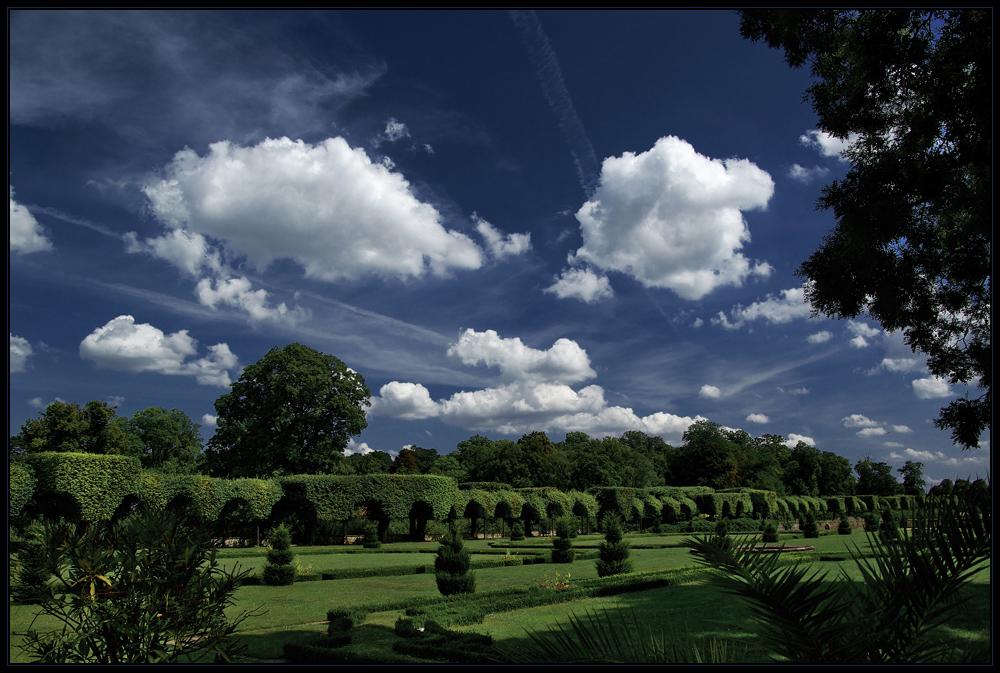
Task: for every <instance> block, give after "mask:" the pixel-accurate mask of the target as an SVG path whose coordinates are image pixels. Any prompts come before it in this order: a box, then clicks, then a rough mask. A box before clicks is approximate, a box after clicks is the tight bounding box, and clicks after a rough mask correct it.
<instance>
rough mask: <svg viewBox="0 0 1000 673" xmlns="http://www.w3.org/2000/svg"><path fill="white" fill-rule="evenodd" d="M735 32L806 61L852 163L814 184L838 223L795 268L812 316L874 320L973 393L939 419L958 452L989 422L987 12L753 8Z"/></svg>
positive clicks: (820, 105) (816, 95) (792, 61)
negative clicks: (834, 177) (840, 175)
mask: <svg viewBox="0 0 1000 673" xmlns="http://www.w3.org/2000/svg"><path fill="white" fill-rule="evenodd" d="M740 32H741V34H742V35H743V36H744V37H746V38H749V39H751V40H754V41H757V40H764V41H765V42H766V43H767V44H768V46H770V47H772V48H780V49H783V50H784V52H785V60H786V61H787V62H788V64H789V65H790V66H792V67H796V68H797V67H801V66H803V65H805V64H806V63H808V64H809V65H810V67H811V70H812V74H813V75H814V77H815V78H816V80H815V84H813V86H812V87H810V88H809V90H808V91H807V93H806V98H807V99H808V100H810V101H811V102H812V105H813V108H814V110H815V111H816V113H817V115H818V116H819V127H820V129H821V130H822V131H825V132H827V133H829V134H830V135H832V136H834V137H836V138H840V139H843V140H847V141H850V146H849V148H848V149H847V150H846V151H845V153H844V156H845V157H846V158H847V159H849V160H850V162H851V169H850V171H849V172H848V173H847V175H846V176H845V177H844V179H843V180H839V181H835V182H833V183H832V184H830V185H828V186H827V187H826V188H824V190H823V196H822V197H821V198H820V200H819V203H818V205H819V207H820V208H823V209H829V210H832V211H833V214H834V216H835V218H836V221H837V225H836V227H835V228H834V230H833V231H832V232H831V233H830V234H829V235H828V236H827V237H826V239H825V240H824V242H823V244H822V245H821V247H820V248H819V250H817V251H816V252H815V253H814V254H813V255H812V256H811V257H810V258H809V259H808V260H807V261H806V262H805V263H804V264H802V266H801V267H800V268H799V270H798V273H799V275H800V276H801V277H802V278H803V279H804V280H805V281H806V290H807V296H808V298H809V301H810V302H811V304H812V307H813V309H814V310H816V311H817V312H820V313H824V314H826V315H829V316H836V317H842V318H853V317H856V316H858V315H862V314H864V315H869V316H871V317H872V318H874V319H876V320H878V321H879V322H880V323H881V324H882V326H883V327H884V328H885V329H886V330H888V331H896V330H901V331H902V333H903V335H904V338H905V340H906V343H907V344H908V345H909V346H910V347H911V348H912V349H913V350H914V351H915V352H920V353H924V354H926V355H927V356H928V361H927V364H928V367H929V368H930V370H931V372H933V373H934V374H935V375H937V376H940V377H944V378H947V379H948V380H949V381H950V382H951V383H952V384H959V383H961V384H968V385H973V386H977V387H978V388H979V389H980V390H981V391H982V394H981V395H980V396H979V397H978V398H975V399H970V398H969V397H968V396H966V397H964V398H960V399H956V400H954V401H952V402H951V403H950V404H949V405H948V406H946V407H945V408H944V409H942V411H941V414H940V415H939V417H938V419H937V420H936V424H937V425H938V427H941V428H943V429H950V430H951V432H952V439H953V440H954V442H955V443H956V444H959V445H961V446H962V447H963V448H970V447H977V446H979V438H980V436H981V435H982V434H983V432H984V431H985V430H986V429H987V428H989V427H991V422H992V404H991V394H992V353H993V350H992V329H991V316H992V303H991V302H992V285H993V275H992V273H993V272H992V230H993V217H992V212H993V202H992V198H993V186H992V161H993V147H992V141H993V135H992V128H993V94H992V82H993V77H992V63H993V53H992V34H993V25H992V14H991V12H990V11H989V10H988V9H981V10H976V9H951V10H929V9H921V10H905V9H899V10H887V9H876V10H748V11H744V12H743V13H742V24H741V28H740Z"/></svg>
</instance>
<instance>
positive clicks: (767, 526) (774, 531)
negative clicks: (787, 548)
mask: <svg viewBox="0 0 1000 673" xmlns="http://www.w3.org/2000/svg"><path fill="white" fill-rule="evenodd" d="M761 530H762V531H763V532H762V534H761V539H762V540H763V541H764V542H765V543H767V542H777V541H778V524H776V523H775V522H774V521H770V520H768V521H765V522H764V525H763V527H762V528H761Z"/></svg>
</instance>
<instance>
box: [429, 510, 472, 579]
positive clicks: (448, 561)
mask: <svg viewBox="0 0 1000 673" xmlns="http://www.w3.org/2000/svg"><path fill="white" fill-rule="evenodd" d="M464 547H465V545H464V543H463V542H462V537H461V536H460V535H459V534H458V525H457V524H456V523H455V522H454V521H451V522H449V524H448V532H447V534H445V536H444V537H443V538H441V546H440V547H438V551H437V558H436V559H435V560H434V572H435V579H436V580H437V585H438V590H439V591H440V592H441V593H442V594H443V595H445V596H451V595H453V594H471V593H473V592H474V591H475V590H476V574H475V573H474V572H471V571H470V570H469V569H470V568H471V567H472V559H471V558H470V556H469V552H468V551H466V550H465V548H464Z"/></svg>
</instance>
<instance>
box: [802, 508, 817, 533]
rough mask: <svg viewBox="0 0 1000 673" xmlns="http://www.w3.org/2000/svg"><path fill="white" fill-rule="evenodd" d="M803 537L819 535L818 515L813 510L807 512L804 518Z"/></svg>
mask: <svg viewBox="0 0 1000 673" xmlns="http://www.w3.org/2000/svg"><path fill="white" fill-rule="evenodd" d="M802 537H816V538H818V537H819V526H817V525H816V516H815V515H814V514H813V513H812V512H807V513H806V515H805V517H803V519H802Z"/></svg>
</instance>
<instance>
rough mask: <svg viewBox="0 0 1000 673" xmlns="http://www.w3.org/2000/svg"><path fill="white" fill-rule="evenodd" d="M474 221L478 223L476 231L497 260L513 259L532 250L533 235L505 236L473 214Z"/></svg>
mask: <svg viewBox="0 0 1000 673" xmlns="http://www.w3.org/2000/svg"><path fill="white" fill-rule="evenodd" d="M472 221H473V222H475V223H476V231H478V232H479V235H480V236H482V237H483V240H485V241H486V245H487V246H489V250H490V252H491V253H493V256H494V257H495V258H497V259H503V258H504V257H512V256H514V255H520V254H522V253H525V252H527V251H528V250H531V234H507V235H506V236H504V234H503V233H501V232H500V231H499V230H497V228H496V227H494V226H493V225H492V224H490V223H489V222H487V221H486V220H484V219H483V218H481V217H479V215H477V214H475V213H473V214H472Z"/></svg>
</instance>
